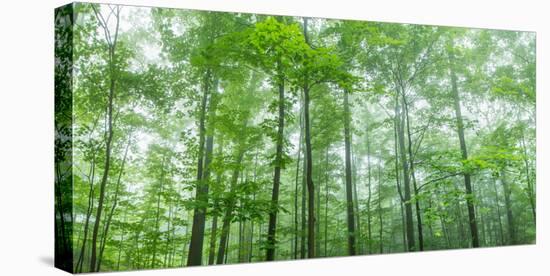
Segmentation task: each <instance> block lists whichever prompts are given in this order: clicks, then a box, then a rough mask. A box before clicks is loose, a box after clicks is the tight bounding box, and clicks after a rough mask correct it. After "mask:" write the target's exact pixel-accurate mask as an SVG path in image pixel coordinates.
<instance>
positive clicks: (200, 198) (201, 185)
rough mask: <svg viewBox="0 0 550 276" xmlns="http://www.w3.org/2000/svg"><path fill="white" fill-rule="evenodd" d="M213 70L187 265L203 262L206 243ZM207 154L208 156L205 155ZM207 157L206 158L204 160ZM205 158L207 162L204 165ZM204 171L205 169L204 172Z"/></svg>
mask: <svg viewBox="0 0 550 276" xmlns="http://www.w3.org/2000/svg"><path fill="white" fill-rule="evenodd" d="M210 79H211V71H210V69H207V70H206V73H205V76H204V80H203V81H204V83H203V95H202V100H201V106H200V118H199V153H198V161H197V189H196V194H195V201H196V202H197V206H196V207H195V209H194V213H193V226H192V230H191V242H190V243H189V254H188V255H187V266H196V265H201V264H202V247H203V243H204V228H205V227H204V226H205V224H206V206H207V202H208V173H207V171H208V165H209V164H210V160H211V155H212V147H213V134H212V133H210V134H209V136H208V141H207V149H206V154H204V144H205V133H206V129H205V121H206V103H207V101H208V98H209V94H210ZM209 104H210V110H209V111H210V112H212V114H213V112H215V111H214V106H215V100H214V99H213V97H210V103H209ZM205 155H206V156H205ZM204 159H205V160H204ZM203 160H204V162H205V163H206V164H205V165H204V167H203ZM203 171H205V172H204V173H203Z"/></svg>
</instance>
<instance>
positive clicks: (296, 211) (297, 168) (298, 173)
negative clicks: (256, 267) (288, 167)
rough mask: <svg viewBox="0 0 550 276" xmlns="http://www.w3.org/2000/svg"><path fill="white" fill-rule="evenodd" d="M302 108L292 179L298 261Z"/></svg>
mask: <svg viewBox="0 0 550 276" xmlns="http://www.w3.org/2000/svg"><path fill="white" fill-rule="evenodd" d="M302 123H303V117H302V108H300V136H299V138H298V152H297V153H296V155H297V157H296V160H297V161H296V174H295V179H294V182H295V183H294V259H298V236H299V235H300V233H299V232H298V179H299V175H300V157H301V153H302V134H303V131H302V129H303V127H302Z"/></svg>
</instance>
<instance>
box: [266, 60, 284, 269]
mask: <svg viewBox="0 0 550 276" xmlns="http://www.w3.org/2000/svg"><path fill="white" fill-rule="evenodd" d="M280 67H281V65H280V62H279V63H278V68H279V70H280ZM278 82H279V101H278V105H279V118H278V127H277V142H276V147H277V152H276V154H275V172H274V174H273V191H272V193H271V208H270V210H269V226H268V228H267V252H266V260H267V261H273V260H274V259H275V244H276V237H275V234H276V230H277V212H278V209H279V208H278V205H279V185H280V183H281V167H282V162H283V160H282V158H283V138H284V137H283V135H284V125H285V83H284V79H283V77H282V76H279V81H278Z"/></svg>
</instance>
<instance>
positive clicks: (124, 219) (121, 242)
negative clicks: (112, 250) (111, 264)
mask: <svg viewBox="0 0 550 276" xmlns="http://www.w3.org/2000/svg"><path fill="white" fill-rule="evenodd" d="M122 222H123V223H126V213H124V218H123V219H122ZM123 244H124V229H121V234H120V241H119V242H118V256H117V262H116V270H120V256H121V255H122V247H123V246H122V245H123Z"/></svg>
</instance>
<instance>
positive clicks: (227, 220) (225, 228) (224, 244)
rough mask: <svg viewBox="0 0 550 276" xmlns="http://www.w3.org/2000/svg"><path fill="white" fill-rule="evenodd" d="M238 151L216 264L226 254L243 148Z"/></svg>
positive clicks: (220, 261) (221, 260) (221, 262)
mask: <svg viewBox="0 0 550 276" xmlns="http://www.w3.org/2000/svg"><path fill="white" fill-rule="evenodd" d="M239 151H240V152H239V153H238V155H237V160H236V167H235V169H234V170H233V175H232V176H231V183H230V187H229V190H230V192H229V193H230V194H231V195H230V198H229V199H228V203H227V207H226V208H227V209H226V210H225V214H224V217H223V224H222V232H221V237H220V244H219V247H218V257H217V259H216V264H223V263H224V257H225V254H226V252H225V251H226V249H227V243H228V239H229V228H230V227H231V220H232V219H233V215H232V213H233V208H234V206H235V198H234V197H233V195H232V193H233V192H234V190H235V188H236V187H235V186H236V185H237V181H238V180H239V170H240V169H239V167H240V166H241V163H242V161H243V157H244V150H242V149H240V150H239Z"/></svg>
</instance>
